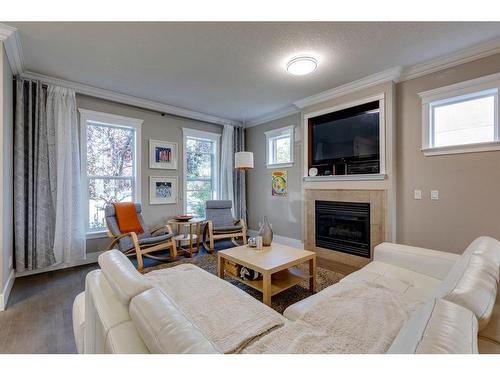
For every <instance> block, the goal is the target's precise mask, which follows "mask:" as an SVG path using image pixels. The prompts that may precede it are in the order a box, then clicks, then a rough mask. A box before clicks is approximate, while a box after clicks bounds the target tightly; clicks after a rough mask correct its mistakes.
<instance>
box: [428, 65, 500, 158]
mask: <svg viewBox="0 0 500 375" xmlns="http://www.w3.org/2000/svg"><path fill="white" fill-rule="evenodd" d="M499 93H500V73H497V74H492V75H488V76H484V77H480V78H476V79H472V80H468V81H464V82H460V83H457V84H453V85H449V86H444V87H440V88H437V89H434V90H430V91H425V92H421V93H419V94H418V95H419V96H420V98H421V101H422V147H421V151H422V153H423V154H424V156H438V155H449V154H464V153H472V152H485V151H497V150H500V124H499V118H498V100H499V98H498V97H499ZM491 95H493V96H494V139H493V140H492V141H487V142H480V143H469V144H458V145H450V146H437V147H436V146H434V137H435V134H434V126H435V125H434V108H437V107H440V106H444V105H447V104H449V105H451V104H456V103H463V102H467V101H469V100H473V99H479V98H483V97H488V96H491Z"/></svg>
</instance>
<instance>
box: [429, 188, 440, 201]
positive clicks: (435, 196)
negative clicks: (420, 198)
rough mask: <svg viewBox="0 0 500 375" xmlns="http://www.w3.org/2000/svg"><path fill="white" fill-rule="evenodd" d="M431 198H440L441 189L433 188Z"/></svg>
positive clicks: (435, 199)
mask: <svg viewBox="0 0 500 375" xmlns="http://www.w3.org/2000/svg"><path fill="white" fill-rule="evenodd" d="M431 199H432V200H433V201H437V200H439V190H431Z"/></svg>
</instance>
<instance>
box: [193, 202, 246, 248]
mask: <svg viewBox="0 0 500 375" xmlns="http://www.w3.org/2000/svg"><path fill="white" fill-rule="evenodd" d="M232 206H233V203H232V202H231V201H230V200H213V201H206V203H205V215H206V219H207V224H206V225H205V228H204V230H203V247H204V248H205V249H207V245H206V236H207V233H208V237H209V241H210V247H209V248H208V249H207V250H208V251H209V252H210V253H213V251H214V241H215V240H220V239H223V238H230V239H231V241H232V242H233V243H234V244H235V245H236V246H240V245H239V244H238V243H237V242H236V238H239V237H241V238H242V240H243V244H244V245H246V244H247V227H246V224H245V220H243V219H234V218H233V214H232V212H231V208H232Z"/></svg>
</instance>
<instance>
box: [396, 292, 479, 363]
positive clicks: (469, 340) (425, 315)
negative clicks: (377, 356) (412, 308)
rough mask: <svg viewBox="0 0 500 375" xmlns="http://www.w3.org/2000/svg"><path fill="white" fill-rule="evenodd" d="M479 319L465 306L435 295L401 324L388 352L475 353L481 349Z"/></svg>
mask: <svg viewBox="0 0 500 375" xmlns="http://www.w3.org/2000/svg"><path fill="white" fill-rule="evenodd" d="M477 328H478V327H477V319H476V317H475V315H474V314H473V313H472V312H471V311H469V310H467V309H465V308H464V307H462V306H459V305H456V304H454V303H452V302H449V301H446V300H439V299H433V300H432V301H430V302H428V303H427V304H425V305H424V306H423V307H422V308H420V309H419V310H418V311H417V312H416V313H415V314H413V315H412V317H411V318H410V319H409V320H408V321H407V322H406V323H405V325H404V326H403V327H402V328H401V330H400V331H399V333H398V335H397V336H396V338H395V339H394V342H393V343H392V345H391V347H390V348H389V350H388V351H387V353H389V354H438V353H441V354H446V353H449V354H472V353H477V352H478V346H477V345H478V344H477Z"/></svg>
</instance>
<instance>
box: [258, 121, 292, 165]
mask: <svg viewBox="0 0 500 375" xmlns="http://www.w3.org/2000/svg"><path fill="white" fill-rule="evenodd" d="M293 130H294V126H293V125H290V126H287V127H284V128H280V129H275V130H270V131H267V132H266V133H265V134H266V155H267V156H266V164H267V167H268V168H283V167H291V166H292V164H293V135H294V134H293Z"/></svg>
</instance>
